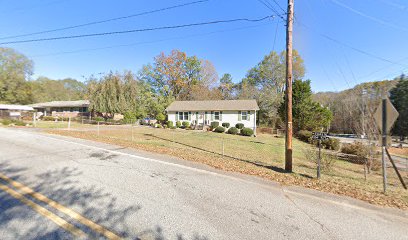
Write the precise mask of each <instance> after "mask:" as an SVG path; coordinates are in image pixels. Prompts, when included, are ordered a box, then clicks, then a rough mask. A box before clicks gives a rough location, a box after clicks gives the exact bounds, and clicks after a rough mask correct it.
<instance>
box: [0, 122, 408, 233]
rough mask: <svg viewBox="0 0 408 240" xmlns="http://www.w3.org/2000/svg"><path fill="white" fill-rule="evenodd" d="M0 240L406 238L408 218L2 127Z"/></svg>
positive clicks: (179, 162)
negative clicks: (95, 239)
mask: <svg viewBox="0 0 408 240" xmlns="http://www.w3.org/2000/svg"><path fill="white" fill-rule="evenodd" d="M0 136H1V138H0V236H1V239H78V238H82V239H90V238H98V239H99V238H101V239H117V238H127V239H177V240H182V239H196V240H199V239H408V234H407V229H408V213H407V212H406V211H400V210H396V209H387V208H380V207H375V206H372V205H369V204H366V203H363V202H361V201H358V200H354V199H350V198H345V197H339V196H335V195H331V194H326V193H321V192H317V191H313V190H307V189H303V188H298V187H282V186H280V185H279V184H277V183H274V182H270V181H264V180H262V179H259V178H256V177H250V176H244V175H240V174H234V173H226V172H222V171H218V170H214V169H212V168H209V167H207V166H204V165H200V164H194V163H191V162H187V161H182V160H179V159H175V158H171V157H167V156H162V155H156V154H150V153H146V152H142V151H137V150H131V149H126V148H122V147H118V146H115V145H107V144H102V143H96V142H92V141H86V140H80V139H74V138H68V137H61V136H53V135H46V134H42V133H38V132H30V131H25V130H18V129H5V128H0Z"/></svg>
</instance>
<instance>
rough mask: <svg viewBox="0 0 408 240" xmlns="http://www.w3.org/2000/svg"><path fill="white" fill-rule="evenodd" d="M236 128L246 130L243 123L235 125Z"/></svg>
mask: <svg viewBox="0 0 408 240" xmlns="http://www.w3.org/2000/svg"><path fill="white" fill-rule="evenodd" d="M235 127H236V128H238V129H239V130H241V129H243V128H244V124H243V123H237V124H235Z"/></svg>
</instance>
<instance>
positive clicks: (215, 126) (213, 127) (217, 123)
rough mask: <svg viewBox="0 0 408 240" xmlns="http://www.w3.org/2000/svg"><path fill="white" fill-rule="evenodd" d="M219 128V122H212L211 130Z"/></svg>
mask: <svg viewBox="0 0 408 240" xmlns="http://www.w3.org/2000/svg"><path fill="white" fill-rule="evenodd" d="M218 126H220V123H219V122H211V130H214V129H216V128H217V127H218Z"/></svg>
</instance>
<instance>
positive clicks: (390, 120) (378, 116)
mask: <svg viewBox="0 0 408 240" xmlns="http://www.w3.org/2000/svg"><path fill="white" fill-rule="evenodd" d="M385 101H386V103H385V104H386V109H387V111H386V119H387V122H386V130H387V132H385V133H384V132H383V129H382V126H383V103H382V102H381V103H380V104H379V106H378V107H377V110H376V111H375V113H374V119H375V122H376V123H377V126H378V127H379V128H380V129H381V133H382V134H383V135H387V134H388V133H389V132H390V130H391V128H392V126H393V125H394V123H395V121H396V120H397V118H398V116H399V113H398V112H397V110H396V109H395V107H394V106H393V105H392V103H391V101H390V99H389V98H388V97H387V98H386V99H385Z"/></svg>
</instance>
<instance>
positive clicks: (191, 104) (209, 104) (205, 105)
mask: <svg viewBox="0 0 408 240" xmlns="http://www.w3.org/2000/svg"><path fill="white" fill-rule="evenodd" d="M212 110H220V111H227V110H259V107H258V104H257V103H256V100H209V101H175V102H173V103H171V104H170V106H168V107H167V108H166V111H168V112H169V111H212Z"/></svg>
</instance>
